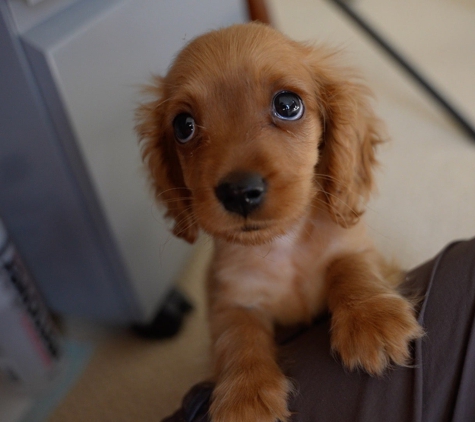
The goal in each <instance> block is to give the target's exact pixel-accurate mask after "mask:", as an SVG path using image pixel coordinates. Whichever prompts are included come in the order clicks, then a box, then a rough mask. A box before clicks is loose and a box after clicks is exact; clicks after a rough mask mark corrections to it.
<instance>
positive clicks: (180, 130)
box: [173, 113, 195, 144]
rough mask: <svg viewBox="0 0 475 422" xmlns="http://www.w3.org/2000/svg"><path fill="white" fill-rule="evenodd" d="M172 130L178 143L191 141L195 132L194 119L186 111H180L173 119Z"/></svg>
mask: <svg viewBox="0 0 475 422" xmlns="http://www.w3.org/2000/svg"><path fill="white" fill-rule="evenodd" d="M173 130H174V131H175V138H176V140H177V141H178V142H180V144H186V143H187V142H188V141H191V139H192V138H193V135H194V134H195V119H193V117H192V116H191V114H188V113H180V114H179V115H178V116H176V117H175V119H174V120H173Z"/></svg>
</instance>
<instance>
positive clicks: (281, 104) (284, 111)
mask: <svg viewBox="0 0 475 422" xmlns="http://www.w3.org/2000/svg"><path fill="white" fill-rule="evenodd" d="M303 109H304V107H303V101H302V99H301V98H300V97H299V96H298V95H297V94H295V93H293V92H290V91H280V92H278V93H277V94H275V95H274V98H273V100H272V111H273V113H274V116H276V117H277V118H279V119H282V120H298V119H300V118H301V117H302V116H303Z"/></svg>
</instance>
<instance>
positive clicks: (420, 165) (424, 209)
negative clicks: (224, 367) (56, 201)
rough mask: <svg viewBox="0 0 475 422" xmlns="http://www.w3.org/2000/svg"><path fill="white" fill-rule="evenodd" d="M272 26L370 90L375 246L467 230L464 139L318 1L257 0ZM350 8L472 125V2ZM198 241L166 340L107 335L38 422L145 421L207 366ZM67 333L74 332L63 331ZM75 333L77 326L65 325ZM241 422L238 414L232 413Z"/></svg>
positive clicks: (469, 173)
mask: <svg viewBox="0 0 475 422" xmlns="http://www.w3.org/2000/svg"><path fill="white" fill-rule="evenodd" d="M269 4H270V5H271V11H272V13H273V16H274V19H275V22H276V26H277V27H279V28H280V29H282V30H283V31H284V32H287V33H288V34H289V35H291V36H292V37H294V38H296V39H300V40H303V39H308V40H312V39H319V40H323V41H327V42H330V43H332V44H335V45H344V46H346V47H347V50H348V51H349V54H348V57H349V60H350V61H352V62H354V63H356V64H357V65H358V66H359V67H360V68H362V70H363V73H364V75H365V76H366V79H367V80H368V81H369V84H370V85H371V87H372V88H373V90H374V91H375V92H376V95H377V98H378V103H377V107H378V112H379V114H380V115H381V116H382V117H383V118H384V120H385V121H386V122H387V123H388V127H389V131H390V133H391V136H392V138H393V142H392V145H391V146H388V147H386V148H384V149H383V151H381V155H380V157H381V161H382V164H383V170H382V171H381V174H380V177H379V186H380V189H379V190H380V195H379V197H378V198H377V199H375V200H374V201H372V202H371V204H370V210H369V212H368V218H369V223H370V227H371V229H372V231H373V233H374V236H375V237H376V239H377V242H378V244H379V245H380V247H381V248H382V249H383V250H384V251H385V252H386V253H387V254H389V255H393V256H396V258H398V259H399V261H401V262H402V263H403V264H404V265H406V266H408V267H409V266H412V265H415V264H416V263H419V262H421V261H423V260H425V259H427V258H430V257H431V256H432V255H433V254H435V253H436V252H437V251H438V250H439V249H440V248H441V247H442V246H443V245H444V244H445V243H447V242H449V241H450V240H452V239H454V238H460V237H472V236H474V235H475V218H473V216H474V211H473V210H474V209H475V143H473V142H470V141H469V140H468V139H467V137H466V136H465V135H463V134H461V133H460V132H459V131H458V130H457V129H456V128H455V127H454V126H453V125H452V124H451V123H450V122H449V121H448V119H447V118H446V117H444V115H443V114H442V113H441V112H440V111H439V110H438V109H437V107H435V106H434V105H433V104H432V103H431V102H430V101H429V100H427V98H425V97H424V96H423V95H421V94H420V91H419V90H418V89H417V88H416V87H415V86H414V85H413V84H411V83H409V82H408V81H407V79H406V78H404V77H403V76H401V73H400V72H399V71H397V70H396V68H395V67H394V66H393V65H392V64H389V63H388V61H387V60H386V59H385V58H384V57H383V56H382V55H381V54H380V53H379V52H378V51H377V50H375V49H374V47H373V46H372V44H370V43H369V42H368V41H367V40H366V38H365V37H363V36H362V35H361V34H360V33H359V32H358V31H357V30H356V29H355V28H354V27H353V26H352V25H350V24H349V23H348V21H347V20H346V19H344V18H343V17H342V16H341V15H340V14H339V13H338V12H336V10H335V9H333V8H332V7H331V6H330V5H329V2H326V1H324V0H292V1H288V0H272V1H269ZM355 4H356V5H357V6H358V7H360V8H361V10H362V11H363V12H364V13H365V14H366V16H368V17H369V18H370V19H371V20H372V21H373V22H375V23H376V24H377V26H378V27H379V28H380V29H382V30H384V33H385V34H387V35H388V37H389V38H390V39H391V40H393V41H394V42H395V43H396V45H398V46H400V48H401V49H402V50H403V51H405V52H406V53H407V55H408V57H410V58H411V59H413V60H414V61H415V63H417V64H418V66H419V67H421V68H423V69H424V70H425V73H426V74H428V75H429V76H430V77H431V79H432V80H434V81H435V82H436V84H437V85H438V86H440V87H442V89H443V90H444V91H445V92H449V93H450V98H452V99H454V100H456V103H457V104H458V105H459V106H460V107H461V108H462V109H464V111H465V113H466V114H467V116H469V117H470V118H471V119H472V121H474V122H475V83H474V76H473V75H475V43H474V40H475V25H473V22H475V3H474V2H473V1H472V0H419V1H417V2H414V1H412V0H385V1H384V2H382V1H380V0H361V1H356V2H355ZM209 252H210V243H209V241H207V240H206V239H204V240H203V241H202V242H201V243H200V246H199V247H198V248H197V251H196V254H195V256H194V258H193V260H192V262H191V263H190V266H189V268H188V270H187V271H186V272H185V274H184V276H183V278H182V280H181V281H180V284H181V286H182V288H183V290H184V291H186V292H188V294H189V296H190V298H191V299H192V300H193V301H194V303H195V305H196V308H197V309H196V311H195V312H194V313H193V315H192V316H191V317H190V318H189V319H188V320H187V322H186V324H185V327H184V330H183V332H182V333H181V334H180V335H179V336H178V337H177V338H175V339H174V340H171V341H165V342H148V341H142V340H139V339H137V338H135V337H133V336H130V335H129V334H126V333H123V332H110V331H107V334H105V335H104V336H103V337H101V343H100V346H99V347H98V350H97V352H96V353H95V354H94V356H93V358H92V361H91V363H90V365H89V366H88V367H87V369H86V371H85V373H84V374H83V376H82V378H81V379H80V380H79V382H78V383H77V385H76V386H75V387H74V388H73V389H72V391H71V392H70V393H69V394H68V396H67V397H66V399H65V400H64V401H63V402H62V403H61V405H60V406H59V408H58V409H57V410H56V412H55V413H54V414H53V416H52V417H51V418H50V422H84V421H91V422H107V421H114V422H120V421H124V422H125V421H127V422H148V421H150V422H152V421H154V422H156V421H159V420H161V418H163V417H164V416H166V415H168V414H169V413H171V412H172V411H173V410H174V409H175V408H176V407H177V406H178V405H179V403H180V399H181V397H182V395H183V393H184V392H185V391H186V390H187V389H188V388H189V387H190V386H191V385H192V384H193V383H195V382H197V381H199V380H202V379H204V378H206V376H207V372H208V357H207V356H208V353H207V348H208V337H207V333H206V328H205V314H204V308H203V295H202V286H203V284H202V281H203V277H204V268H205V266H206V261H207V259H208V258H209ZM73 331H74V330H73ZM76 333H77V330H76ZM243 422H244V421H243Z"/></svg>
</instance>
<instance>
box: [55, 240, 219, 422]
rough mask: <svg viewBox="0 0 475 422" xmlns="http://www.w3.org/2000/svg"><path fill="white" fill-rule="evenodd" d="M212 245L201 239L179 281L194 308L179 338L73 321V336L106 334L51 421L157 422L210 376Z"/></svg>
mask: <svg viewBox="0 0 475 422" xmlns="http://www.w3.org/2000/svg"><path fill="white" fill-rule="evenodd" d="M210 245H211V244H210V242H209V240H207V239H206V238H203V239H201V240H200V242H199V244H198V245H197V248H196V252H195V254H194V256H193V258H192V259H191V261H190V263H189V266H188V268H187V269H186V270H185V271H184V274H183V277H182V279H181V280H180V287H181V289H182V291H183V292H185V293H186V294H187V297H188V298H189V299H191V301H192V302H193V304H194V306H195V310H194V311H193V314H192V315H191V316H190V318H188V319H187V320H186V324H185V325H184V327H183V330H182V332H181V333H180V335H179V336H178V337H176V338H175V339H173V340H168V341H147V340H141V339H139V338H137V337H136V336H134V335H132V334H130V333H128V332H123V331H120V330H119V331H116V330H110V329H109V330H105V331H104V329H101V330H100V331H99V332H98V331H96V330H94V328H91V327H85V326H83V327H82V328H79V327H78V323H77V322H76V323H75V327H74V328H73V329H72V331H73V335H74V336H76V337H79V338H82V339H84V338H86V339H87V338H88V337H91V336H93V337H95V338H97V337H102V336H104V338H102V340H101V339H99V346H98V349H97V351H96V352H95V353H94V355H93V357H92V359H91V362H90V363H89V365H88V366H87V368H86V371H85V372H84V374H83V375H82V377H81V378H80V380H79V381H78V382H77V384H76V385H75V386H74V388H73V389H72V390H71V391H70V393H69V394H68V395H67V397H66V398H65V399H64V400H63V402H62V403H61V404H60V406H59V407H58V408H57V409H56V411H55V412H54V414H53V415H52V417H51V418H50V419H49V421H50V422H85V421H88V422H89V421H91V422H108V421H114V422H121V421H123V422H148V421H150V422H152V421H154V422H157V421H159V420H161V418H162V417H164V416H166V415H168V414H170V413H171V412H172V411H173V410H175V409H176V408H177V407H178V405H179V404H180V402H181V397H182V396H183V393H184V392H185V391H186V390H187V389H188V388H189V387H190V386H191V385H192V384H193V383H196V382H198V381H201V380H203V379H205V378H206V377H207V376H208V366H209V365H208V343H209V342H208V337H207V331H206V324H205V319H206V315H205V308H204V306H203V305H204V303H203V302H204V295H203V290H202V288H203V278H204V274H205V271H206V264H207V262H208V258H209V255H210V251H211V246H210ZM84 330H86V331H87V332H84ZM94 331H95V332H94Z"/></svg>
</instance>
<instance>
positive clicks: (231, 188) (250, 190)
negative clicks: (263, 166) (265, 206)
mask: <svg viewBox="0 0 475 422" xmlns="http://www.w3.org/2000/svg"><path fill="white" fill-rule="evenodd" d="M266 191H267V184H266V181H265V180H264V179H263V178H262V176H261V175H259V174H257V173H232V174H230V175H229V176H227V177H225V178H224V179H223V180H222V181H221V182H220V184H219V185H218V187H217V188H216V189H215V193H216V196H217V198H218V199H219V201H220V202H221V204H223V206H224V208H225V209H226V210H227V211H229V212H233V213H236V214H239V215H241V216H243V217H247V216H248V215H249V214H251V213H252V212H253V211H254V210H255V209H257V208H258V207H259V206H260V205H261V204H262V202H263V201H264V198H265V195H266Z"/></svg>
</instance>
